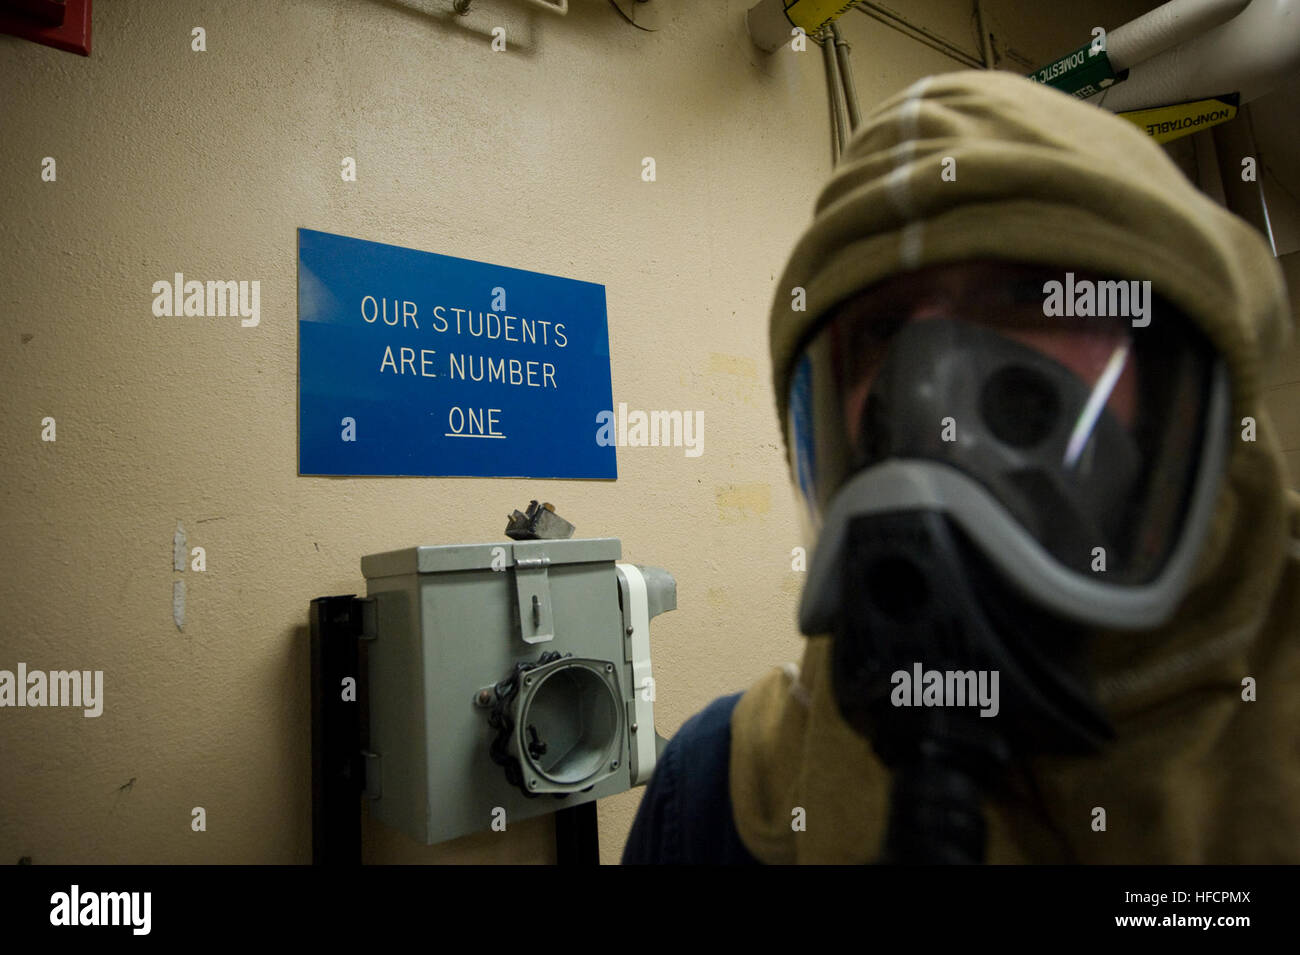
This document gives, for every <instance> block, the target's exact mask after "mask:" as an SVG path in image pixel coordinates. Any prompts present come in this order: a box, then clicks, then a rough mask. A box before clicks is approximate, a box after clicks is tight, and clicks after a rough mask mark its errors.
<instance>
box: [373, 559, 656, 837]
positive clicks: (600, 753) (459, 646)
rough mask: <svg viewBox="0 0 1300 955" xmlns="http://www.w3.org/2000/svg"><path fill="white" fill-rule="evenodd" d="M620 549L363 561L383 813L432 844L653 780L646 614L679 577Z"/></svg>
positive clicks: (378, 800)
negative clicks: (628, 560)
mask: <svg viewBox="0 0 1300 955" xmlns="http://www.w3.org/2000/svg"><path fill="white" fill-rule="evenodd" d="M621 553H622V550H621V545H620V543H619V541H618V540H617V539H616V538H592V539H579V540H525V541H514V540H506V541H500V542H495V543H484V544H463V545H450V546H439V547H411V548H407V549H405V550H398V551H390V552H388V553H384V554H372V555H370V556H367V557H363V558H362V559H361V571H362V573H363V574H364V575H365V577H366V583H367V596H368V599H367V601H366V609H365V624H364V628H363V631H364V632H363V636H364V639H365V640H366V641H367V642H366V648H367V656H368V665H369V698H370V706H369V726H370V733H369V738H370V745H369V750H368V752H367V754H366V792H367V795H368V796H369V797H370V800H371V801H370V815H371V817H372V818H375V819H378V820H380V821H381V822H383V823H385V824H387V825H389V826H392V827H394V828H396V829H400V830H401V831H403V832H405V833H406V834H408V835H409V836H411V837H412V838H414V839H416V840H417V841H419V842H422V843H425V844H432V843H436V842H443V841H445V840H448V839H454V838H456V837H457V836H461V835H465V834H467V833H470V832H476V831H479V830H484V829H489V828H491V827H492V825H493V822H494V818H499V817H500V810H501V809H504V810H505V821H506V824H507V826H508V824H509V823H510V822H511V821H516V820H521V819H526V818H530V817H533V816H538V815H542V814H544V813H548V812H555V811H557V810H559V809H563V808H565V807H568V806H573V805H579V804H582V803H585V802H590V801H591V800H594V799H600V798H602V797H604V796H611V795H613V794H615V793H619V792H623V791H624V790H627V789H629V788H631V787H632V786H634V785H642V784H644V783H646V782H648V781H649V778H650V774H651V773H652V772H653V770H654V764H655V761H656V759H657V758H658V754H659V751H660V750H661V749H662V746H663V743H664V740H662V739H661V738H660V737H658V735H657V734H656V733H655V730H654V695H655V694H654V680H653V677H652V675H651V668H650V654H649V621H650V619H651V618H653V617H654V616H656V615H657V614H659V613H662V612H663V611H666V610H672V609H675V608H676V606H677V595H676V583H675V582H674V580H673V578H672V576H671V575H670V574H669V573H668V572H667V571H665V570H661V569H659V568H654V567H639V566H637V565H633V564H623V563H618V560H619V557H620V556H621ZM494 753H495V756H494ZM508 776H512V777H513V781H512V779H511V778H508ZM526 791H527V793H526Z"/></svg>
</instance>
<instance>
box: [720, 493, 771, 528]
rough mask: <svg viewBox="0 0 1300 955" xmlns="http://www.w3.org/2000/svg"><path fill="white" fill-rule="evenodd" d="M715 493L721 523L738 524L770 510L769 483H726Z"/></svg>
mask: <svg viewBox="0 0 1300 955" xmlns="http://www.w3.org/2000/svg"><path fill="white" fill-rule="evenodd" d="M715 494H716V495H717V502H718V520H719V521H720V522H722V523H723V524H739V523H740V522H742V521H745V520H748V519H750V518H754V517H757V516H759V515H761V514H766V513H768V512H769V511H771V510H772V485H770V484H726V485H723V486H722V487H719V488H717V490H716V491H715Z"/></svg>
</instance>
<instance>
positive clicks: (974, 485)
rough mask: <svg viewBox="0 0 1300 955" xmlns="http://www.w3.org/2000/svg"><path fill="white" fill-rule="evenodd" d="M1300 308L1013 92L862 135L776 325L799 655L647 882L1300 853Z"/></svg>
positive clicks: (830, 188) (913, 90)
mask: <svg viewBox="0 0 1300 955" xmlns="http://www.w3.org/2000/svg"><path fill="white" fill-rule="evenodd" d="M1290 323H1291V311H1290V308H1289V305H1288V302H1287V297H1286V290H1285V287H1284V283H1283V280H1282V277H1281V273H1280V270H1279V269H1278V267H1277V264H1276V262H1275V260H1274V259H1273V257H1272V255H1271V253H1270V251H1269V249H1268V246H1267V244H1266V242H1265V241H1264V239H1263V238H1262V237H1261V236H1260V235H1259V234H1258V233H1256V232H1255V231H1254V230H1253V229H1252V228H1251V227H1250V226H1249V225H1247V224H1246V223H1244V222H1242V221H1241V220H1239V219H1237V218H1236V217H1235V216H1233V215H1231V214H1230V213H1228V212H1227V211H1225V210H1223V209H1222V208H1221V207H1219V206H1218V205H1216V204H1215V203H1214V202H1213V201H1212V200H1210V199H1209V198H1207V197H1206V196H1204V195H1202V194H1201V193H1200V192H1199V191H1198V190H1197V189H1196V188H1195V187H1194V186H1193V185H1191V184H1190V183H1189V182H1188V181H1187V180H1186V179H1185V178H1184V177H1183V175H1182V174H1181V173H1180V172H1179V171H1178V169H1177V167H1176V166H1175V165H1174V164H1173V163H1172V162H1171V161H1170V160H1169V159H1168V157H1167V156H1166V155H1165V154H1164V152H1163V150H1162V149H1161V148H1160V147H1159V146H1157V145H1156V144H1154V143H1153V142H1152V141H1151V140H1150V139H1148V137H1147V136H1146V135H1145V134H1144V133H1142V132H1141V131H1140V130H1139V129H1137V128H1136V127H1134V126H1133V125H1131V124H1129V123H1127V122H1126V121H1124V120H1122V119H1119V118H1117V117H1114V116H1112V115H1110V114H1108V113H1105V112H1103V111H1102V110H1099V109H1097V108H1095V107H1093V106H1091V105H1089V104H1085V103H1082V102H1079V101H1077V100H1074V99H1072V98H1071V97H1069V96H1067V95H1065V94H1063V93H1060V92H1058V91H1056V90H1054V89H1051V88H1049V87H1045V86H1040V85H1037V84H1034V83H1031V82H1030V81H1028V80H1025V79H1022V78H1020V77H1017V76H1015V75H1012V74H1008V73H1002V72H993V71H988V72H957V73H951V74H945V75H942V76H937V77H930V78H927V79H925V80H922V81H920V82H918V83H916V84H914V85H913V86H912V87H910V88H909V89H908V90H906V91H904V92H903V93H901V94H899V95H898V96H895V97H894V98H892V99H890V100H888V101H886V102H885V103H884V104H882V105H881V106H880V107H879V108H878V109H876V110H875V111H874V112H873V113H872V114H870V115H868V116H867V117H865V118H864V120H863V124H862V127H861V128H860V129H859V130H858V132H857V133H856V134H855V136H854V137H853V139H852V141H851V142H850V143H849V145H848V147H847V149H846V151H845V153H844V155H843V156H842V158H841V160H840V162H839V164H838V165H837V167H836V169H835V171H834V173H833V174H832V176H831V179H830V181H829V183H828V184H827V185H826V186H825V188H824V189H823V191H822V193H821V196H820V198H819V200H818V203H817V206H816V211H815V214H814V217H813V220H812V223H811V224H810V225H809V227H808V228H807V230H806V231H805V233H804V234H803V236H802V237H801V238H800V240H799V241H798V244H797V245H796V247H795V249H794V252H793V253H792V255H791V258H790V261H789V263H788V265H787V267H786V269H785V272H784V274H783V275H782V277H781V281H780V282H779V284H778V286H777V290H776V298H775V303H774V305H773V308H772V313H771V323H770V337H771V349H772V364H773V375H774V385H775V392H776V403H777V409H778V414H779V420H780V422H781V425H782V431H783V436H784V438H785V444H786V450H787V460H788V463H789V464H790V467H791V473H792V476H793V478H794V482H795V485H796V489H797V495H796V496H797V501H798V506H799V509H800V515H801V518H802V520H803V522H804V533H805V536H804V539H805V543H806V544H808V545H809V547H810V553H811V554H812V559H811V561H810V562H809V564H808V569H807V580H806V581H805V584H804V590H803V595H802V599H801V603H800V606H799V612H798V623H799V628H800V630H801V631H802V632H803V633H804V634H805V635H806V636H807V638H808V639H807V644H806V649H805V652H804V656H803V662H802V665H800V666H798V667H796V666H795V665H794V664H788V665H787V666H785V667H783V668H778V669H774V670H773V671H771V672H770V673H769V674H768V675H767V676H765V677H763V678H762V679H760V680H759V681H758V683H757V684H755V685H754V686H752V687H751V688H750V689H749V690H748V691H746V692H744V693H743V694H736V695H734V696H729V697H724V698H722V699H719V700H716V701H714V702H713V703H712V704H711V705H710V706H709V707H707V708H706V709H705V710H704V711H702V712H701V713H699V714H697V715H696V716H695V717H693V718H692V719H691V720H689V721H688V722H687V723H686V725H685V726H683V727H682V729H681V730H680V731H679V732H678V734H677V735H676V736H675V737H674V738H673V740H672V742H671V743H670V744H669V746H668V747H667V748H666V749H665V751H664V753H663V754H662V756H661V759H660V763H659V766H658V768H657V769H656V772H655V775H654V777H653V778H652V780H651V782H650V785H649V787H648V789H647V792H646V793H645V795H644V797H643V800H642V803H641V807H640V809H639V811H638V814H637V818H636V821H635V823H634V825H633V829H632V832H631V835H630V836H629V839H628V842H627V846H626V848H625V850H624V856H623V861H624V862H625V863H639V862H687V863H690V862H719V863H729V862H756V861H757V862H765V863H796V862H798V863H873V862H874V863H891V862H901V863H907V862H927V863H938V862H990V863H1009V862H1018V863H1062V862H1077V863H1270V862H1297V861H1300V641H1297V635H1300V626H1297V624H1300V496H1298V495H1296V494H1295V493H1294V492H1292V491H1288V490H1287V489H1286V487H1285V478H1284V469H1283V464H1282V459H1281V454H1280V451H1279V450H1278V446H1277V443H1276V441H1275V438H1274V433H1273V429H1272V426H1271V424H1270V422H1269V420H1268V418H1267V415H1266V414H1265V413H1264V411H1263V409H1262V407H1261V404H1260V384H1259V381H1260V369H1261V367H1262V365H1263V364H1264V363H1265V362H1267V361H1268V360H1269V359H1270V358H1272V357H1273V356H1274V355H1275V354H1276V353H1277V352H1279V351H1280V350H1281V348H1282V347H1283V345H1284V344H1285V343H1286V341H1287V340H1288V338H1289V336H1290V334H1291V329H1290ZM772 546H773V547H774V552H773V559H774V560H777V559H781V555H782V554H783V553H785V554H788V549H786V550H783V549H782V547H781V545H780V544H779V543H775V542H774V543H773V544H772Z"/></svg>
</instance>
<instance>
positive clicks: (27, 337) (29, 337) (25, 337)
mask: <svg viewBox="0 0 1300 955" xmlns="http://www.w3.org/2000/svg"><path fill="white" fill-rule="evenodd" d="M35 337H36V336H35V335H33V334H32V333H31V332H23V344H24V345H26V344H27V343H28V342H29V341H31V340H32V339H33V338H35Z"/></svg>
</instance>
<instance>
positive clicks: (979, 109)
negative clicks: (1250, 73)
mask: <svg viewBox="0 0 1300 955" xmlns="http://www.w3.org/2000/svg"><path fill="white" fill-rule="evenodd" d="M945 173H947V174H946V175H945ZM954 176H955V177H954ZM977 258H992V259H1003V260H1007V261H1012V262H1029V263H1038V264H1044V265H1050V266H1058V267H1061V268H1062V270H1063V271H1064V270H1065V269H1075V270H1079V271H1084V270H1088V271H1095V272H1099V273H1104V274H1110V275H1113V276H1116V277H1119V278H1128V279H1137V280H1150V281H1151V283H1152V288H1153V291H1155V292H1156V293H1157V294H1160V295H1163V296H1164V297H1165V298H1167V299H1169V300H1170V301H1171V302H1172V303H1174V304H1175V305H1177V306H1178V307H1179V308H1181V309H1182V310H1183V311H1184V312H1186V313H1187V314H1188V315H1189V316H1191V317H1192V319H1193V320H1194V321H1195V322H1196V323H1197V324H1198V325H1199V326H1200V327H1201V328H1202V329H1203V330H1204V332H1205V333H1206V334H1207V335H1208V336H1209V338H1210V340H1211V341H1212V342H1213V343H1214V345H1215V347H1216V348H1217V349H1218V350H1219V352H1220V353H1221V354H1222V355H1223V356H1224V358H1225V360H1226V362H1227V364H1228V369H1229V373H1230V375H1231V378H1232V400H1233V416H1234V421H1236V422H1239V423H1240V422H1241V421H1242V419H1243V418H1246V417H1250V418H1253V419H1254V421H1255V423H1256V430H1255V440H1253V441H1249V440H1244V439H1243V438H1242V435H1243V434H1248V432H1247V431H1245V430H1244V428H1243V430H1242V431H1239V432H1238V434H1237V439H1236V440H1234V442H1233V446H1232V448H1231V456H1230V459H1229V464H1228V473H1227V475H1226V477H1225V482H1224V486H1223V488H1222V490H1221V491H1220V494H1219V498H1218V501H1217V504H1216V509H1215V513H1214V518H1213V523H1212V526H1211V530H1210V534H1209V536H1208V538H1207V542H1206V544H1205V546H1204V548H1203V551H1202V554H1201V556H1200V560H1199V563H1198V570H1197V574H1196V578H1195V583H1194V585H1193V587H1192V589H1191V591H1190V592H1189V593H1188V595H1187V597H1186V598H1185V599H1184V601H1183V603H1182V604H1181V605H1180V607H1179V610H1178V612H1177V613H1176V615H1175V617H1174V619H1173V620H1172V621H1171V622H1170V623H1168V624H1167V625H1166V626H1163V627H1161V628H1159V629H1158V630H1154V631H1148V632H1143V633H1105V634H1101V635H1099V636H1098V638H1097V639H1096V640H1095V641H1094V645H1093V668H1094V674H1095V677H1096V681H1097V682H1096V693H1097V697H1098V699H1099V701H1100V702H1101V704H1102V705H1103V707H1104V708H1105V710H1106V712H1107V715H1108V716H1109V718H1110V719H1111V722H1112V724H1113V725H1114V727H1115V729H1116V731H1117V733H1118V739H1117V740H1116V741H1115V742H1114V743H1112V744H1110V745H1109V746H1108V747H1107V749H1106V750H1105V751H1104V752H1103V753H1102V754H1100V755H1099V756H1096V757H1092V758H1087V759H1078V758H1074V759H1064V758H1051V759H1047V758H1040V759H1033V760H1025V761H1021V762H1018V763H1017V764H1016V765H1015V766H1014V767H1013V770H1012V772H1011V773H1010V774H1009V777H1008V779H1007V786H1006V789H1005V791H1002V792H999V793H998V794H996V795H995V796H993V797H991V798H990V801H989V803H988V806H987V809H988V813H987V815H988V822H989V852H988V858H989V861H990V862H1143V863H1204V862H1214V863H1232V862H1283V861H1285V862H1297V861H1300V640H1297V636H1298V634H1300V626H1298V624H1300V543H1297V541H1298V540H1300V497H1297V496H1296V495H1294V494H1290V493H1289V492H1287V491H1286V490H1285V487H1284V477H1283V467H1282V460H1281V454H1280V452H1279V450H1278V447H1277V444H1276V441H1275V438H1274V434H1273V429H1272V427H1271V425H1270V423H1269V421H1268V420H1267V416H1266V415H1265V413H1264V412H1263V410H1262V408H1261V407H1260V404H1259V380H1260V370H1261V363H1262V361H1264V360H1265V359H1266V358H1269V357H1271V356H1273V355H1274V354H1276V353H1277V352H1278V351H1279V350H1280V349H1281V348H1282V346H1283V345H1284V344H1285V343H1286V342H1287V340H1288V339H1289V337H1290V327H1289V326H1290V322H1291V313H1290V311H1289V308H1288V304H1287V299H1286V290H1285V286H1284V283H1283V280H1282V275H1281V272H1280V270H1279V268H1278V266H1277V263H1276V261H1275V260H1274V258H1273V257H1272V255H1271V253H1270V251H1269V249H1268V247H1267V245H1266V243H1265V242H1264V240H1263V238H1262V237H1261V236H1260V235H1259V234H1258V233H1256V232H1255V231H1254V230H1253V229H1252V228H1251V227H1250V226H1249V225H1247V224H1246V223H1244V222H1242V221H1241V220H1240V219H1238V218H1236V217H1235V216H1233V215H1231V214H1230V213H1228V212H1226V211H1225V210H1223V209H1222V208H1221V207H1219V206H1218V205H1216V204H1215V203H1214V202H1213V201H1211V200H1210V199H1208V198H1207V197H1205V196H1204V195H1203V194H1201V193H1200V192H1199V191H1198V190H1197V189H1196V188H1195V187H1194V186H1192V185H1191V184H1190V183H1189V182H1188V181H1187V180H1186V179H1185V178H1184V177H1183V175H1182V174H1181V172H1179V170H1178V169H1177V167H1176V166H1175V165H1174V164H1173V163H1172V162H1171V161H1170V160H1169V159H1168V157H1167V156H1166V155H1165V153H1164V151H1163V150H1162V149H1161V148H1160V147H1159V146H1157V145H1155V144H1154V143H1153V142H1151V141H1150V140H1149V139H1148V138H1147V137H1146V136H1145V135H1144V134H1143V133H1142V132H1140V131H1139V130H1138V129H1137V128H1136V127H1134V126H1132V125H1131V124H1129V123H1127V122H1126V121H1124V120H1122V119H1118V118H1116V117H1114V116H1112V115H1110V114H1108V113H1106V112H1104V111H1102V110H1100V109H1098V108H1096V107H1094V106H1091V105H1088V104H1085V103H1082V102H1080V101H1077V100H1075V99H1073V98H1072V97H1070V96H1067V95H1065V94H1063V93H1060V92H1058V91H1056V90H1054V89H1051V88H1049V87H1046V86H1041V85H1038V84H1035V83H1031V82H1029V81H1028V80H1025V79H1022V78H1020V77H1018V76H1015V75H1013V74H1009V73H1001V72H994V71H988V72H958V73H951V74H945V75H942V76H936V77H930V78H927V79H925V80H922V81H920V82H919V83H916V84H914V85H913V86H912V87H911V88H909V89H908V90H907V91H905V92H904V93H902V94H900V95H898V96H896V97H894V98H892V99H890V100H889V101H887V102H885V103H884V104H883V105H881V106H880V107H879V108H878V109H876V110H875V111H874V112H872V113H871V114H870V115H868V116H866V117H865V118H864V120H863V125H862V127H861V128H860V129H859V131H858V132H857V133H856V134H855V136H854V137H853V139H852V141H851V142H850V144H849V146H848V148H847V149H846V150H845V153H844V155H843V157H842V159H841V161H840V164H839V165H838V166H837V167H836V169H835V172H834V174H833V175H832V177H831V179H830V182H829V183H828V184H827V185H826V187H825V188H824V189H823V190H822V193H821V195H820V197H819V199H818V201H817V205H816V211H815V215H814V218H813V221H812V223H811V224H810V226H809V227H808V229H807V230H806V232H805V233H804V235H803V237H802V238H801V239H800V241H799V243H798V244H797V246H796V248H795V250H794V252H793V254H792V255H791V259H790V263H789V265H788V266H787V268H786V269H785V272H784V273H783V275H782V277H781V280H780V282H779V283H778V284H777V287H776V293H775V303H774V305H773V309H772V315H771V349H772V364H773V371H774V386H775V391H776V402H777V411H778V415H779V418H780V421H781V425H782V430H783V434H784V435H785V439H786V448H787V462H788V461H789V434H788V430H787V427H786V410H787V408H786V399H787V394H788V386H789V378H790V374H791V368H792V365H793V362H794V359H795V358H796V357H797V356H796V349H797V347H798V346H799V345H800V343H801V342H802V340H803V337H804V335H805V334H806V333H807V331H808V330H809V329H810V328H811V327H813V325H814V324H815V323H816V322H817V320H818V319H819V318H820V317H821V316H823V315H825V314H826V312H827V311H828V310H829V309H830V308H832V307H833V306H834V305H836V304H837V303H839V302H840V301H842V300H844V299H846V298H848V297H851V296H852V295H854V294H855V293H857V292H859V291H861V290H863V289H865V288H867V287H869V286H870V285H872V284H874V283H875V282H877V281H879V280H881V279H883V278H886V277H888V276H891V275H893V274H895V273H898V272H901V271H906V270H909V269H914V268H920V267H922V266H929V265H934V264H938V263H944V262H956V261H963V260H968V259H977ZM796 287H801V288H803V289H804V290H805V293H806V302H807V309H806V311H794V310H792V303H793V302H794V301H796V299H795V297H794V296H793V293H792V290H793V289H794V288H796ZM1044 636H1045V639H1050V635H1044ZM829 642H830V641H829V637H825V636H822V637H814V638H810V639H809V640H808V643H807V648H806V650H805V653H804V659H803V664H802V667H795V666H794V665H793V664H790V665H787V666H786V667H785V668H782V669H777V670H774V671H773V672H771V673H770V674H768V675H767V676H766V677H764V678H763V679H761V680H760V681H759V682H758V683H757V684H756V685H755V686H754V687H752V688H751V689H750V690H749V691H748V692H747V693H745V695H744V696H743V697H742V698H741V700H740V702H739V703H738V705H737V707H736V709H735V711H734V714H733V716H732V724H731V729H732V749H731V765H730V772H731V777H730V778H731V783H730V786H731V798H732V804H733V808H734V814H735V821H736V826H737V829H738V831H739V833H740V836H741V839H742V840H743V841H744V843H745V845H746V846H747V847H748V848H749V850H750V851H751V852H752V853H753V854H754V855H755V856H757V857H758V858H759V859H761V860H763V861H765V862H772V863H789V862H814V863H816V862H844V863H861V862H869V861H871V860H872V859H873V858H875V857H876V855H877V854H878V851H879V849H880V844H881V839H882V836H883V831H884V823H885V820H886V818H887V812H888V798H889V785H890V775H889V772H888V771H887V770H886V769H885V768H884V767H883V766H882V765H881V764H880V762H879V761H878V760H877V759H876V757H875V754H874V753H873V751H872V749H871V746H870V744H869V743H868V742H867V741H866V740H864V739H862V738H860V737H858V736H857V735H856V734H855V733H854V732H853V731H852V730H851V729H850V728H849V727H848V725H847V724H846V723H845V722H844V721H843V720H842V719H841V718H840V716H839V712H838V710H837V707H836V705H835V701H834V697H833V695H832V692H831V687H830V671H829V654H828V649H829ZM1247 678H1249V681H1247ZM1243 681H1247V683H1246V684H1245V685H1243ZM1250 681H1253V684H1252V683H1251V682H1250ZM1251 685H1253V687H1254V690H1253V695H1254V697H1255V699H1254V700H1253V701H1252V700H1248V699H1243V696H1250V695H1252V694H1251V693H1250V692H1248V691H1247V687H1248V686H1251ZM799 810H802V813H801V812H799ZM1097 810H1104V822H1105V828H1104V830H1103V829H1100V828H1099V822H1100V820H1101V819H1102V818H1103V817H1102V815H1101V814H1099V813H1098V812H1097Z"/></svg>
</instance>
